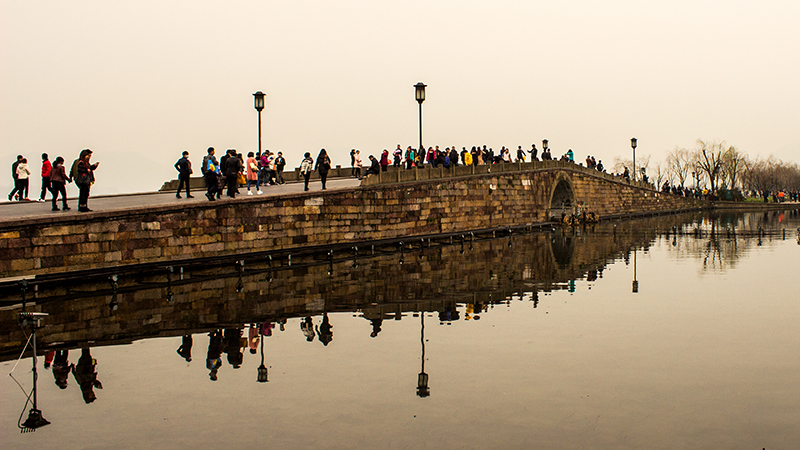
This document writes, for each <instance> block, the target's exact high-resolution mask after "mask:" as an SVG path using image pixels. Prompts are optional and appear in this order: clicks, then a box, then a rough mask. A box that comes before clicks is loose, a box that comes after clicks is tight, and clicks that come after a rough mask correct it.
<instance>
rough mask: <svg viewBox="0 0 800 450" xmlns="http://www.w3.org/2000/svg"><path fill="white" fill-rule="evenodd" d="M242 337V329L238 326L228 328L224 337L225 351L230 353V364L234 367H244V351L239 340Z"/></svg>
mask: <svg viewBox="0 0 800 450" xmlns="http://www.w3.org/2000/svg"><path fill="white" fill-rule="evenodd" d="M241 338H242V330H241V329H237V328H226V329H225V335H224V337H223V339H224V341H225V347H224V350H223V351H224V352H225V354H227V355H228V364H230V365H231V366H233V368H234V369H238V368H240V367H242V361H244V353H242V347H241V346H240V345H239V342H240V341H241Z"/></svg>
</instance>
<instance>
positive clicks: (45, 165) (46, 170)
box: [39, 153, 53, 202]
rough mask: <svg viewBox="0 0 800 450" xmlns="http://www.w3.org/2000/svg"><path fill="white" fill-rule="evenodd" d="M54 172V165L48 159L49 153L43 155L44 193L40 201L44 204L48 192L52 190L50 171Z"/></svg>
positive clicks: (40, 195)
mask: <svg viewBox="0 0 800 450" xmlns="http://www.w3.org/2000/svg"><path fill="white" fill-rule="evenodd" d="M51 170H53V165H52V164H50V160H49V159H48V157H47V153H42V193H41V194H39V201H40V202H44V197H45V195H47V191H49V190H50V171H51Z"/></svg>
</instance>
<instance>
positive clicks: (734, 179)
mask: <svg viewBox="0 0 800 450" xmlns="http://www.w3.org/2000/svg"><path fill="white" fill-rule="evenodd" d="M745 158H746V155H745V154H744V153H742V152H740V151H739V150H738V149H737V148H736V147H734V146H730V147H728V149H727V150H725V151H724V152H723V153H722V165H721V166H720V168H721V171H720V181H721V183H722V187H723V188H727V189H736V184H737V183H738V182H739V179H740V177H741V174H742V171H743V170H744V161H745Z"/></svg>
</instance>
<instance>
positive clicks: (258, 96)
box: [253, 91, 266, 155]
mask: <svg viewBox="0 0 800 450" xmlns="http://www.w3.org/2000/svg"><path fill="white" fill-rule="evenodd" d="M265 95H266V94H264V93H263V92H261V91H258V92H256V93H255V94H253V100H254V102H255V108H256V111H258V154H259V155H261V111H262V110H263V109H264V96H265Z"/></svg>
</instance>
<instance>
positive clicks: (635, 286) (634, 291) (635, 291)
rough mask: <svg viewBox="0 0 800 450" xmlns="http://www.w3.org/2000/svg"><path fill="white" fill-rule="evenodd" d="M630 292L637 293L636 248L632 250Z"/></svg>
mask: <svg viewBox="0 0 800 450" xmlns="http://www.w3.org/2000/svg"><path fill="white" fill-rule="evenodd" d="M631 292H633V293H634V294H637V293H639V281H638V280H636V249H634V250H633V284H632V286H631Z"/></svg>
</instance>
